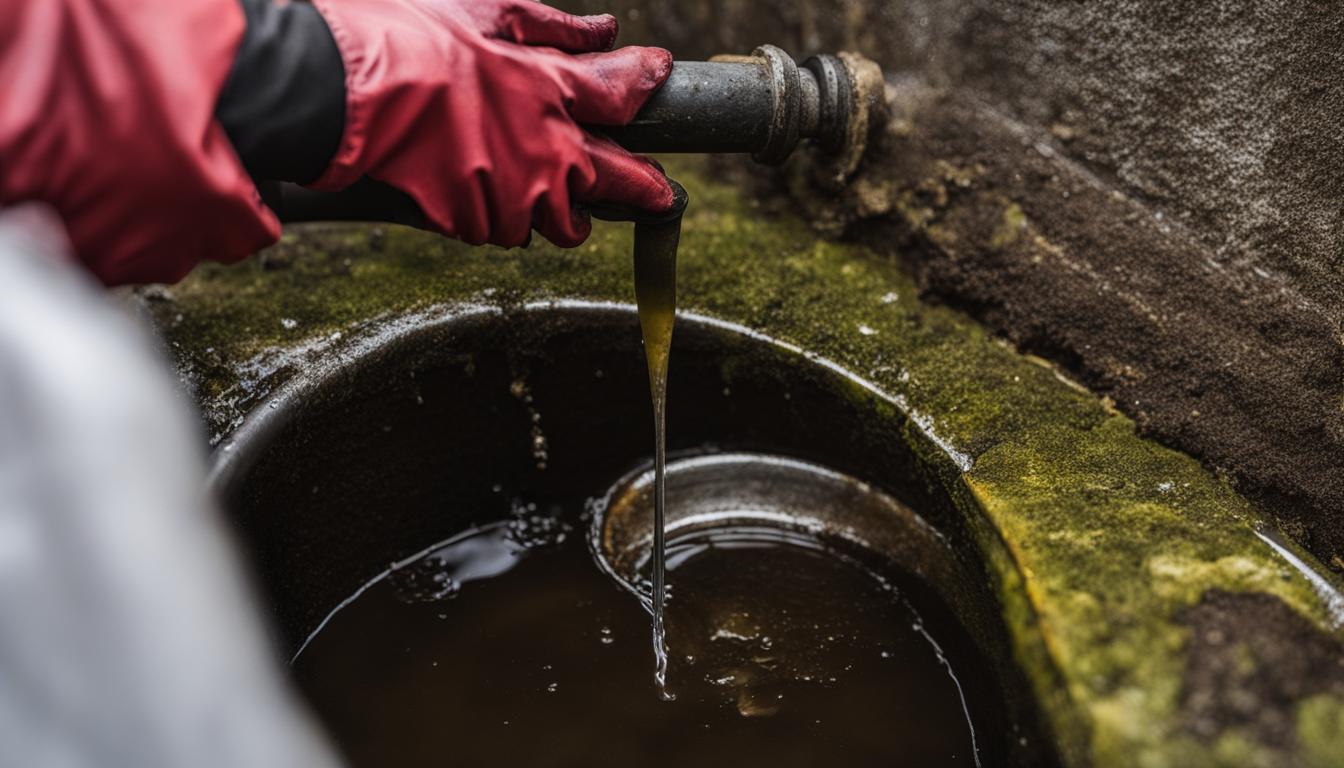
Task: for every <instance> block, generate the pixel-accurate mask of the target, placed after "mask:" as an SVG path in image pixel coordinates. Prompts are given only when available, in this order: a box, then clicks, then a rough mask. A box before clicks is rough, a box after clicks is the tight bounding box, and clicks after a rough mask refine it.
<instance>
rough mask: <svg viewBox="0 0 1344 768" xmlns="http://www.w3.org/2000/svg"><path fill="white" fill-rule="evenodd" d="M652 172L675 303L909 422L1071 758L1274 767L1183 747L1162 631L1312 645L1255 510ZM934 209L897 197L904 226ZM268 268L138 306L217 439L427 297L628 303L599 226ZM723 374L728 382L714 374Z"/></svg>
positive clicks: (621, 252)
mask: <svg viewBox="0 0 1344 768" xmlns="http://www.w3.org/2000/svg"><path fill="white" fill-rule="evenodd" d="M668 168H669V170H670V172H671V173H672V174H673V175H674V176H676V177H677V178H679V179H680V180H681V181H682V182H683V183H684V184H685V186H686V187H687V189H688V190H689V191H690V194H691V204H690V208H689V209H688V212H687V217H686V220H685V225H684V234H683V240H682V250H681V254H680V264H679V271H680V273H679V293H680V298H681V306H682V308H683V309H685V310H687V311H693V312H699V313H705V314H710V315H714V316H717V317H720V318H723V319H726V320H730V321H733V322H736V323H740V324H743V325H746V326H749V327H751V328H754V329H757V330H759V331H761V332H763V333H766V334H769V335H771V336H773V337H776V338H779V339H781V340H784V341H787V342H791V343H793V344H796V345H798V346H799V347H801V348H803V349H806V350H808V351H809V353H812V354H815V355H817V356H820V357H823V358H826V359H828V360H830V361H832V362H834V363H835V364H836V365H838V366H840V367H842V368H844V369H846V370H848V371H851V372H853V373H854V374H855V375H856V376H857V377H860V378H861V379H863V380H864V381H865V382H866V385H865V386H859V385H858V384H857V383H856V384H855V389H854V391H855V397H865V398H871V390H876V391H877V392H880V393H882V395H883V396H884V397H886V398H888V399H889V400H891V401H892V402H896V403H900V404H901V406H902V408H903V409H904V410H905V411H906V412H907V413H908V414H910V416H911V418H910V419H909V420H907V421H904V422H903V425H904V426H903V431H902V432H899V433H897V432H893V439H903V440H905V441H907V442H908V443H909V444H910V446H911V448H912V449H913V450H914V451H915V452H916V454H917V455H919V456H920V457H922V458H923V459H925V461H926V462H927V463H928V465H929V468H930V469H931V476H934V477H940V478H943V479H944V482H945V483H946V485H947V490H948V491H949V493H950V494H951V495H952V497H953V499H954V500H957V502H958V503H959V505H960V507H961V509H962V510H963V512H964V516H965V519H966V521H967V527H968V529H969V530H970V531H971V532H972V535H973V536H974V537H975V538H976V540H977V543H978V546H979V548H980V550H981V556H982V557H983V558H984V559H985V561H986V562H987V564H988V568H989V572H990V573H991V574H992V576H993V580H994V586H995V588H996V589H997V590H998V592H999V594H1000V596H1001V598H1002V602H1003V610H1004V616H1005V618H1006V621H1007V623H1008V626H1009V629H1010V635H1011V640H1012V643H1013V647H1014V651H1015V653H1016V655H1017V660H1018V662H1019V663H1020V664H1021V665H1022V667H1023V668H1024V669H1025V670H1026V672H1027V674H1028V678H1029V680H1030V682H1031V684H1032V687H1033V691H1034V693H1035V695H1036V697H1037V699H1038V700H1039V701H1040V702H1041V704H1042V708H1043V709H1044V711H1045V713H1046V715H1047V719H1048V721H1049V723H1050V726H1051V728H1052V729H1053V731H1054V733H1055V736H1056V738H1057V740H1058V741H1059V743H1060V745H1061V748H1062V749H1063V750H1064V752H1065V755H1066V758H1067V759H1068V761H1069V762H1070V763H1073V764H1085V763H1093V764H1095V765H1100V766H1109V765H1116V766H1121V765H1123V766H1129V765H1145V766H1168V765H1170V766H1177V765H1222V764H1229V765H1231V764H1238V765H1240V764H1248V765H1249V764H1255V763H1256V762H1257V761H1259V760H1260V759H1261V757H1262V756H1263V754H1270V753H1267V752H1265V751H1264V750H1265V749H1268V747H1264V746H1263V745H1258V744H1256V743H1254V742H1253V741H1248V737H1245V736H1243V735H1241V734H1239V733H1236V732H1232V731H1227V732H1225V733H1223V734H1220V735H1219V736H1218V737H1217V738H1214V739H1211V740H1197V739H1194V738H1193V737H1191V736H1190V735H1189V733H1188V732H1186V731H1185V730H1183V728H1184V726H1183V724H1182V719H1181V717H1180V715H1179V711H1178V710H1179V698H1180V680H1181V678H1182V673H1183V670H1184V665H1185V655H1184V654H1185V646H1186V639H1187V630H1186V629H1185V628H1184V626H1183V625H1182V624H1181V623H1180V622H1179V621H1178V616H1179V614H1180V613H1181V612H1182V611H1183V610H1184V609H1186V608H1189V607H1190V606H1192V605H1194V604H1195V603H1196V602H1197V601H1198V600H1199V599H1200V597H1201V596H1202V595H1203V594H1204V592H1205V591H1206V590H1208V589H1209V588H1211V587H1218V588H1220V589H1225V590H1243V591H1259V592H1265V593H1268V594H1272V595H1276V596H1278V597H1280V598H1281V599H1283V600H1284V601H1285V602H1286V603H1287V604H1288V605H1290V606H1292V607H1293V608H1295V609H1296V610H1297V611H1298V612H1300V613H1301V614H1303V615H1304V616H1307V617H1309V618H1311V619H1312V620H1313V621H1315V622H1316V624H1317V626H1319V627H1321V628H1322V631H1332V630H1330V620H1329V617H1328V616H1327V615H1326V613H1325V610H1324V608H1323V606H1322V603H1321V600H1320V598H1319V597H1318V596H1317V595H1316V594H1315V593H1314V592H1313V591H1312V589H1311V587H1310V585H1309V584H1308V583H1307V582H1306V581H1305V580H1304V579H1303V578H1302V577H1301V575H1300V574H1298V573H1297V572H1296V571H1294V570H1292V569H1291V568H1289V567H1288V566H1287V564H1286V563H1285V562H1283V561H1282V560H1280V559H1279V558H1278V556H1277V555H1275V553H1274V552H1273V551H1272V550H1271V549H1270V548H1269V547H1268V546H1266V545H1265V544H1264V543H1263V542H1262V541H1260V540H1259V539H1258V538H1257V537H1256V535H1255V532H1254V526H1255V525H1257V524H1258V523H1259V519H1258V516H1257V515H1256V514H1255V512H1254V510H1253V509H1251V508H1250V507H1249V506H1248V504H1247V503H1246V502H1245V501H1244V500H1243V499H1242V498H1241V497H1239V496H1238V495H1236V494H1235V493H1234V492H1232V491H1231V490H1230V489H1229V488H1228V487H1227V486H1226V485H1225V484H1223V483H1221V482H1220V481H1218V480H1217V479H1216V478H1214V477H1213V476H1211V475H1210V474H1209V473H1208V472H1206V471H1204V470H1203V469H1202V468H1201V467H1200V466H1199V465H1198V464H1197V463H1196V462H1195V461H1193V460H1192V459H1190V458H1189V457H1187V456H1184V455H1182V454H1179V453H1176V452H1174V451H1171V450H1168V449H1166V448H1163V447H1161V446H1159V445H1157V444H1155V443H1152V442H1150V441H1147V440H1143V439H1141V438H1139V437H1138V436H1137V435H1136V433H1135V429H1134V424H1133V423H1132V422H1131V421H1130V420H1128V419H1127V418H1125V417H1123V416H1120V415H1117V414H1115V413H1114V412H1113V411H1112V410H1110V409H1108V408H1107V407H1105V405H1104V404H1103V403H1102V402H1100V401H1099V400H1098V399H1097V398H1095V397H1094V396H1092V395H1091V394H1089V393H1087V392H1085V391H1083V390H1082V389H1081V388H1079V387H1077V386H1076V385H1073V384H1071V383H1069V382H1068V381H1067V380H1065V379H1064V378H1062V377H1060V376H1059V375H1058V374H1057V373H1056V371H1055V370H1054V369H1053V368H1051V367H1050V366H1049V365H1048V364H1044V363H1043V362H1042V361H1040V360H1039V359H1034V358H1030V357H1027V356H1024V355H1021V354H1019V353H1017V352H1016V351H1014V350H1013V349H1011V348H1010V347H1009V346H1007V345H1005V344H1002V343H999V342H997V341H995V340H994V339H992V338H990V337H989V336H987V334H986V333H985V331H984V330H983V329H982V328H981V327H979V326H978V325H976V324H974V323H972V322H970V321H969V320H968V319H967V318H965V317H964V316H962V315H960V314H958V313H956V312H953V311H951V310H949V309H947V308H943V307H932V306H928V305H925V304H923V303H921V302H920V301H919V300H918V298H917V296H918V291H917V288H916V286H915V285H914V283H913V282H912V281H911V279H910V278H909V277H908V276H907V275H906V274H904V273H903V272H902V271H901V270H900V269H899V268H897V266H896V265H894V264H893V263H891V262H890V261H888V260H886V259H883V258H881V257H880V256H878V255H877V254H875V253H873V252H872V251H870V250H869V249H867V248H865V247H862V246H859V245H854V244H845V243H836V242H829V241H825V240H820V239H818V238H817V236H816V235H815V233H813V232H812V231H811V230H810V229H809V228H808V227H807V226H806V225H805V224H804V223H803V222H802V221H800V220H797V219H794V218H789V217H782V216H777V215H771V214H767V213H765V212H763V211H761V210H760V209H758V208H756V207H755V206H753V205H752V204H751V203H749V202H748V201H746V200H744V199H743V197H742V196H741V195H740V194H739V193H738V191H737V190H736V189H735V188H734V187H732V186H730V185H727V184H723V183H720V182H716V181H714V180H712V179H710V178H709V177H708V176H707V175H706V173H705V171H704V166H702V165H700V164H698V163H696V162H695V161H688V160H681V159H676V160H673V161H671V162H669V163H668ZM944 177H945V178H944V179H943V181H942V182H940V184H942V183H946V184H951V185H956V184H960V183H961V181H962V179H964V178H969V177H967V176H966V173H963V172H960V171H956V169H950V170H948V171H947V173H945V174H944ZM937 196H938V192H937V190H932V191H928V192H927V193H926V194H923V195H922V196H910V197H909V199H903V200H901V201H898V205H899V206H904V207H905V208H906V211H905V214H906V215H907V217H913V218H914V219H920V218H921V216H923V215H924V214H923V213H921V211H927V210H928V209H927V208H926V206H927V205H929V203H930V200H933V201H934V202H935V203H936V198H937ZM926 218H927V217H926ZM1026 226H1027V224H1026V221H1025V217H1024V216H1023V215H1022V213H1021V211H1020V209H1017V210H1015V206H1011V205H1009V206H1007V207H1006V208H1005V209H1004V213H1003V214H1002V227H1001V229H1002V231H1003V238H1004V242H1005V243H1007V242H1009V241H1010V238H1015V237H1017V236H1018V235H1017V234H1016V233H1018V232H1020V231H1022V230H1023V229H1024V228H1025V227H1026ZM266 259H267V260H269V262H270V264H271V266H272V267H276V266H281V267H282V268H271V269H268V268H266V266H265V262H264V261H263V260H253V261H251V262H249V263H245V264H241V265H238V266H234V267H227V268H226V267H219V266H212V267H205V268H202V269H199V270H197V272H196V273H195V274H193V275H192V276H191V277H190V278H189V279H188V280H187V281H186V282H184V283H183V284H182V285H180V286H178V287H176V288H174V289H173V293H174V298H173V299H172V300H171V301H159V302H154V303H153V307H154V311H155V312H156V315H157V316H158V318H159V321H160V324H161V325H162V326H163V327H164V329H165V332H166V333H167V335H168V337H169V339H170V341H172V342H173V343H174V346H175V354H176V355H177V359H178V361H179V364H180V365H181V367H182V369H183V371H184V373H186V374H187V375H188V377H189V378H191V379H192V380H193V381H195V382H196V384H197V387H198V390H199V395H200V397H201V399H202V401H203V402H204V403H205V405H206V407H207V412H208V413H209V415H210V418H211V421H212V424H213V425H214V427H215V429H216V431H217V432H223V431H227V430H228V429H229V428H230V427H231V426H232V425H233V424H235V423H236V421H237V419H238V417H239V415H240V413H241V412H242V411H243V410H245V409H246V408H247V407H248V406H249V405H250V404H252V403H254V402H255V401H256V400H257V399H258V398H259V397H263V396H264V395H265V393H266V391H268V388H269V387H272V386H274V385H275V383H276V382H278V381H280V380H281V379H282V378H283V371H281V370H279V369H278V368H276V367H275V366H276V365H278V364H272V363H267V360H268V359H270V357H277V355H276V353H275V352H274V350H277V349H280V350H283V349H286V348H294V347H296V346H298V345H300V344H301V343H304V342H308V343H311V342H313V341H314V340H321V339H324V338H328V337H330V336H331V335H332V334H334V333H337V332H340V333H342V334H344V335H345V336H346V337H347V338H349V337H353V336H357V335H358V334H359V333H360V332H361V328H362V326H363V325H365V324H368V323H376V322H377V321H378V319H379V318H384V317H388V316H398V315H403V314H406V313H408V312H411V311H414V310H417V309H423V308H426V307H430V306H432V305H439V304H448V305H451V304H455V303H463V302H479V303H487V304H494V305H500V306H509V305H516V304H518V303H520V302H527V301H534V300H543V299H548V298H579V299H593V300H608V301H620V302H630V301H632V299H633V289H632V277H631V267H630V228H629V226H628V225H611V224H603V223H595V225H594V234H593V237H592V238H591V240H590V241H589V242H588V243H586V244H585V245H584V246H582V247H580V248H578V249H575V250H571V251H566V250H561V249H558V248H554V247H552V246H550V245H548V244H546V243H544V242H540V241H538V242H536V243H534V244H533V245H532V246H531V247H529V248H526V249H516V250H508V251H506V250H501V249H497V248H471V247H468V246H464V245H462V244H460V243H455V242H452V241H448V240H444V239H442V238H438V237H435V236H433V235H429V234H426V233H422V232H415V231H412V230H407V229H402V228H397V227H371V226H324V227H311V228H307V229H303V230H296V231H295V233H294V234H291V235H287V236H286V238H285V241H284V242H283V243H281V244H280V245H278V246H277V247H276V248H275V249H273V250H272V251H271V252H270V253H269V254H267V255H266ZM287 320H288V321H292V322H286V321H287ZM336 343H337V344H339V343H341V342H336ZM278 357H279V358H283V355H278ZM268 365H269V366H270V367H268ZM724 365H725V366H726V371H727V375H728V377H731V375H732V370H731V368H732V366H733V365H734V359H733V358H728V359H727V360H725V363H724ZM242 378H247V379H248V381H247V384H248V386H246V387H242V386H240V380H241V379H242ZM968 467H969V468H968ZM1313 701H1315V700H1313ZM1323 701H1324V703H1315V704H1312V705H1311V708H1309V709H1307V708H1304V709H1303V710H1302V712H1303V713H1302V714H1301V715H1300V717H1299V726H1300V727H1299V731H1300V732H1301V733H1302V734H1303V735H1302V741H1303V744H1304V745H1305V747H1304V748H1306V749H1308V750H1310V749H1316V748H1317V746H1314V745H1322V744H1325V745H1330V746H1333V745H1335V744H1337V743H1338V737H1337V736H1332V735H1330V734H1337V733H1338V728H1337V727H1336V726H1337V720H1338V712H1339V707H1340V706H1341V704H1340V703H1339V702H1338V701H1336V700H1333V699H1326V700H1323ZM1304 706H1305V705H1304ZM1331 707H1333V708H1334V709H1331ZM1331 718H1335V719H1331ZM1331 729H1334V730H1331ZM1322 734H1324V735H1322ZM1332 739H1333V740H1332ZM1313 754H1316V753H1313ZM1321 754H1324V753H1321ZM1238 760H1241V761H1243V762H1237V761H1238Z"/></svg>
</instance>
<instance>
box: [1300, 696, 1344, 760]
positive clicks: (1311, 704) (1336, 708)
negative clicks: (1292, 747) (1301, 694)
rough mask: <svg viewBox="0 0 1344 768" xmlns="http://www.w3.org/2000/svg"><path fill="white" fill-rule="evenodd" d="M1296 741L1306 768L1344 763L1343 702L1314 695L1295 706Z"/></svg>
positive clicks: (1329, 697)
mask: <svg viewBox="0 0 1344 768" xmlns="http://www.w3.org/2000/svg"><path fill="white" fill-rule="evenodd" d="M1297 741H1298V745H1299V746H1298V749H1299V753H1300V754H1301V756H1302V762H1303V764H1304V765H1306V766H1307V768H1339V766H1341V765H1344V701H1340V700H1339V699H1338V698H1334V697H1331V696H1313V697H1311V698H1309V699H1307V700H1305V701H1303V702H1301V703H1300V704H1299V705H1298V707H1297Z"/></svg>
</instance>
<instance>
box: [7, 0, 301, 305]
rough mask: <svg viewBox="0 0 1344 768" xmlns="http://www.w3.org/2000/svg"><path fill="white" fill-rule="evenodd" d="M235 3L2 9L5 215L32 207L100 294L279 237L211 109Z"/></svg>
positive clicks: (40, 1)
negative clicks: (56, 222) (47, 216)
mask: <svg viewBox="0 0 1344 768" xmlns="http://www.w3.org/2000/svg"><path fill="white" fill-rule="evenodd" d="M243 31H244V17H243V13H242V10H241V9H240V8H239V6H238V3H237V2H236V1H235V0H134V2H131V1H129V0H126V1H123V2H115V3H108V2H102V1H101V0H0V83H3V85H0V207H6V206H10V205H17V204H18V203H22V202H25V201H41V202H43V203H46V204H48V205H50V206H51V207H52V208H54V209H55V210H56V211H57V213H59V214H60V216H61V218H62V220H63V221H64V222H65V226H66V228H67V230H68V233H69V235H70V239H71V241H72V242H73V244H74V246H75V249H76V252H77V254H78V257H79V259H80V260H81V261H82V262H83V263H84V264H85V265H86V266H87V267H88V268H89V270H90V271H92V272H93V273H94V274H95V275H97V276H98V277H99V278H100V279H102V280H103V282H105V283H108V284H117V283H128V282H151V281H165V282H168V281H173V280H177V279H179V278H181V277H182V276H183V275H185V274H186V273H187V272H188V271H189V270H190V269H191V268H192V267H193V266H195V265H196V264H197V262H200V261H202V260H204V259H216V260H220V261H235V260H237V259H241V258H243V257H245V256H247V255H248V254H250V253H253V252H255V251H256V250H258V249H260V248H262V247H264V246H266V245H269V244H270V243H272V242H274V241H275V240H276V238H278V237H279V236H280V222H279V221H277V220H276V218H275V215H274V214H273V213H271V211H270V210H268V209H267V208H266V207H265V206H264V205H262V203H261V198H260V197H258V195H257V190H256V187H255V186H254V185H253V183H252V179H250V178H248V175H247V172H246V171H245V170H244V169H243V166H242V164H241V163H240V162H239V159H238V156H237V155H236V154H235V153H234V149H233V147H231V146H230V144H229V139H228V137H227V136H226V135H225V133H224V130H223V129H222V128H221V127H220V125H219V123H218V122H217V121H216V120H215V119H214V114H213V110H214V105H215V101H216V99H217V97H218V95H219V92H220V88H221V87H222V86H223V84H224V81H225V79H226V78H227V77H228V74H229V69H230V67H231V66H232V65H233V59H234V53H235V51H236V50H237V48H238V43H239V40H240V39H241V38H242V36H243Z"/></svg>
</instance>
